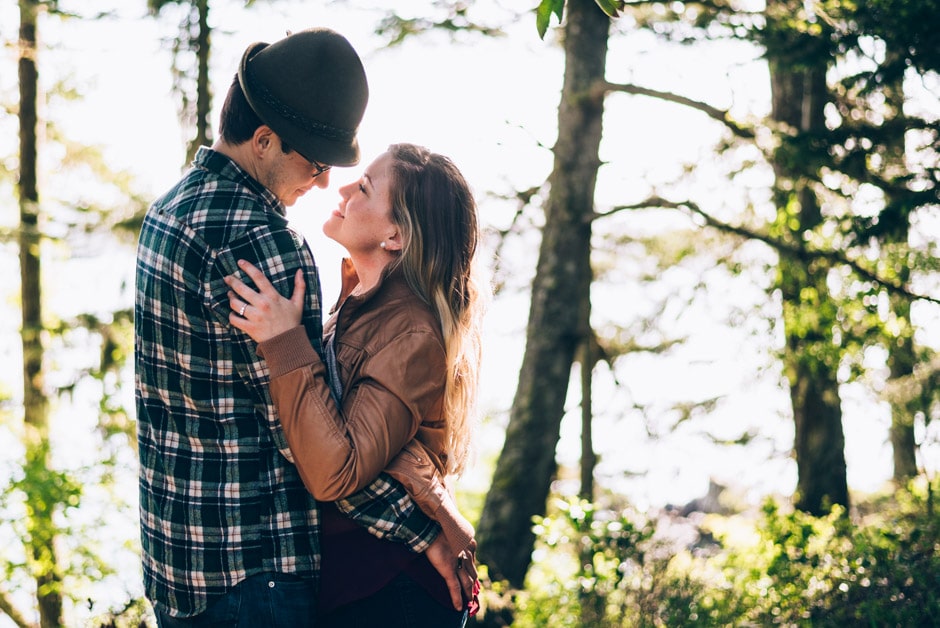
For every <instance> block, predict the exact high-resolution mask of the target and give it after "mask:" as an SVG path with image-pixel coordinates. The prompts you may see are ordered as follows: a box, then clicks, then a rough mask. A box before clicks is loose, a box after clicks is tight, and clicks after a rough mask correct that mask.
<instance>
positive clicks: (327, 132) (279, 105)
mask: <svg viewBox="0 0 940 628" xmlns="http://www.w3.org/2000/svg"><path fill="white" fill-rule="evenodd" d="M245 78H247V79H248V85H249V87H250V88H251V91H252V93H253V94H254V95H256V96H257V97H258V98H260V99H261V100H262V101H264V104H266V105H268V106H269V107H271V108H272V109H274V111H275V113H277V114H278V115H279V116H281V117H282V118H285V119H286V120H289V121H290V122H292V123H293V124H295V125H296V126H298V127H300V128H301V129H303V130H304V131H307V132H308V133H313V134H314V135H319V136H320V137H323V138H325V139H328V140H335V141H340V142H351V141H352V140H353V139H354V138H355V137H356V130H355V129H353V130H349V129H341V128H339V127H335V126H333V125H330V124H326V123H324V122H318V121H316V120H311V119H310V118H308V117H306V116H304V115H303V114H301V113H300V112H298V111H297V110H296V109H294V108H293V107H291V106H290V105H288V104H286V103H284V102H282V101H281V100H280V99H278V97H277V96H275V95H274V94H272V93H271V92H270V91H269V90H268V88H267V87H265V86H264V85H262V84H261V83H260V82H259V81H257V80H255V77H254V76H253V72H252V71H251V68H246V72H245Z"/></svg>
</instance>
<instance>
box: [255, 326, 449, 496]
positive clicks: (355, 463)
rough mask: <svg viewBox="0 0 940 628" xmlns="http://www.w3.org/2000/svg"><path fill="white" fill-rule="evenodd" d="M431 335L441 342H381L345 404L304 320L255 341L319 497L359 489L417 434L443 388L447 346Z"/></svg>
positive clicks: (307, 479)
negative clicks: (337, 396) (333, 387)
mask: <svg viewBox="0 0 940 628" xmlns="http://www.w3.org/2000/svg"><path fill="white" fill-rule="evenodd" d="M429 343H433V344H437V345H438V347H439V343H438V342H437V341H436V340H435V339H434V338H433V337H432V336H431V335H430V334H428V335H427V338H426V339H422V338H418V339H416V338H414V337H409V338H405V339H402V340H401V341H394V340H393V341H392V342H391V343H389V344H388V345H387V346H385V347H383V348H382V349H381V350H380V351H379V352H378V353H377V354H376V355H375V356H372V357H371V358H370V359H369V362H368V364H366V365H364V366H363V368H362V369H361V373H362V377H361V378H360V380H359V381H358V382H354V383H353V385H352V386H351V388H350V389H349V390H346V391H344V392H343V408H342V411H341V410H340V409H339V408H338V407H337V406H336V403H335V401H334V400H333V397H332V396H331V394H330V388H329V384H328V381H327V373H326V367H325V365H324V364H323V362H322V361H321V360H320V357H319V355H318V354H317V353H316V351H315V350H314V349H313V347H312V346H311V345H310V341H309V340H308V339H307V336H306V334H305V333H304V330H303V328H301V327H296V328H294V329H292V330H290V331H288V332H285V333H283V334H281V335H279V336H277V337H275V338H272V339H270V340H267V341H265V342H263V343H261V344H260V345H259V346H258V351H259V354H260V355H262V356H263V357H264V358H265V360H266V361H267V363H268V367H269V369H270V372H271V384H270V388H271V398H272V399H273V401H274V403H275V405H276V406H277V411H278V415H279V416H280V421H281V425H282V426H283V429H284V433H285V435H286V437H287V441H288V443H289V444H290V448H291V451H292V452H293V455H294V462H295V464H296V465H297V468H298V470H299V471H300V476H301V478H302V479H303V481H304V484H305V485H306V487H307V490H309V491H310V492H311V493H312V494H313V496H314V497H316V498H317V499H320V500H323V501H335V500H337V499H340V498H343V497H346V496H348V495H351V494H352V493H355V492H356V491H358V490H359V489H361V488H363V487H364V486H366V485H367V484H368V483H369V482H371V481H372V480H373V479H374V478H375V477H376V476H378V474H379V473H380V472H381V471H382V470H383V469H385V467H386V466H388V464H389V463H390V462H391V461H392V459H393V458H394V457H395V456H396V455H398V453H399V452H400V451H401V450H402V448H404V447H405V445H406V444H407V443H408V442H409V441H410V440H412V439H413V438H414V436H415V434H416V433H417V431H418V426H419V425H420V424H421V421H422V418H423V417H425V416H428V415H429V412H431V411H432V409H433V408H435V407H437V405H436V404H438V403H439V400H440V398H441V397H442V395H443V382H440V379H441V378H440V376H439V374H440V373H441V372H442V370H443V369H444V355H443V348H439V349H435V348H434V347H433V346H431V345H430V344H429ZM434 375H437V376H434ZM422 510H423V511H424V509H423V508H422ZM424 512H425V514H429V515H430V513H427V511H424Z"/></svg>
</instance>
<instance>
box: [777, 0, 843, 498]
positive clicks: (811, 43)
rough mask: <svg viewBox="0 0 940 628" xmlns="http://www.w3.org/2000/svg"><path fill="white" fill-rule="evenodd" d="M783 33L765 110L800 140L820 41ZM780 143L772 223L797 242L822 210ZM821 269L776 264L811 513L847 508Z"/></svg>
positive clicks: (801, 479) (786, 7) (819, 86)
mask: <svg viewBox="0 0 940 628" xmlns="http://www.w3.org/2000/svg"><path fill="white" fill-rule="evenodd" d="M802 6H803V5H802V2H800V1H796V0H774V1H771V2H768V3H767V15H768V22H769V23H771V22H773V21H774V20H775V19H777V18H785V17H786V16H790V15H796V14H798V13H799V12H800V11H801V9H802ZM781 32H783V31H782V30H781ZM790 33H791V35H790V37H789V40H788V41H786V42H784V43H783V44H782V45H781V44H780V42H777V44H778V45H777V46H768V62H769V65H770V77H771V95H772V113H771V115H772V117H773V119H774V120H775V121H776V122H779V123H783V124H784V125H785V126H786V127H789V128H790V129H793V130H794V131H796V132H797V134H798V136H799V137H800V138H811V137H812V136H813V135H814V134H818V133H822V132H824V130H825V122H824V117H823V116H824V112H823V108H824V106H825V104H826V101H827V87H826V70H827V66H828V54H827V52H826V49H825V46H826V43H825V41H824V40H823V39H822V38H820V37H818V36H817V37H813V36H810V35H807V34H803V33H794V32H793V31H790ZM783 142H784V144H783V146H782V147H781V149H780V150H779V151H778V152H777V154H776V155H775V158H774V163H773V169H774V174H775V179H776V181H775V185H774V197H775V201H776V204H777V211H778V225H780V226H781V228H782V230H783V231H784V232H785V233H786V234H787V236H788V237H790V238H791V239H793V240H794V241H795V242H802V241H803V234H804V233H806V232H808V231H811V230H813V229H814V228H816V227H817V226H819V224H820V223H821V222H822V215H821V212H820V207H819V203H818V200H817V198H816V196H815V194H814V192H813V190H812V189H811V187H810V184H809V182H808V179H807V177H805V176H803V175H804V172H803V171H802V170H801V168H803V167H804V160H803V159H800V158H799V155H798V154H797V152H796V151H795V150H793V148H792V146H789V147H788V143H787V142H788V139H787V138H786V137H784V139H783ZM805 174H810V173H805ZM827 271H828V268H827V266H826V265H825V264H821V263H819V262H818V261H813V260H809V259H798V258H795V257H783V258H782V259H781V260H780V265H779V287H780V290H781V294H782V298H783V320H784V334H785V337H786V346H785V347H784V367H785V372H786V375H787V378H788V380H789V383H790V400H791V403H792V405H793V419H794V424H795V439H794V451H795V456H796V463H797V474H798V478H797V488H796V499H795V503H796V506H797V508H799V509H800V510H803V511H806V512H809V513H812V514H816V515H821V514H824V513H827V512H828V511H829V509H830V508H831V507H832V506H833V505H835V504H841V505H844V506H848V484H847V481H846V468H845V435H844V433H843V430H842V408H841V401H840V396H839V381H838V377H837V372H838V367H839V361H840V358H841V350H839V349H838V347H836V345H835V342H834V337H833V329H834V328H835V326H837V325H838V322H837V320H836V311H837V306H836V304H835V303H834V302H833V300H832V299H831V298H830V296H829V293H828V288H827V285H826V275H827Z"/></svg>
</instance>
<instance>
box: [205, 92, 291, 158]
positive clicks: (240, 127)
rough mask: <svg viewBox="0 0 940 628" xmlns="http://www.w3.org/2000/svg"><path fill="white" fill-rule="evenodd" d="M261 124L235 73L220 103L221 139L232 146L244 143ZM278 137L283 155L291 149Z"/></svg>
mask: <svg viewBox="0 0 940 628" xmlns="http://www.w3.org/2000/svg"><path fill="white" fill-rule="evenodd" d="M262 124H264V121H263V120H262V119H261V118H259V117H258V114H257V113H255V110H254V109H252V108H251V105H250V104H248V99H247V98H245V92H243V91H242V86H241V83H239V82H238V75H235V78H234V79H232V84H231V85H230V86H229V88H228V94H226V95H225V102H224V103H223V104H222V114H221V116H220V120H219V133H220V134H221V135H222V139H223V140H225V142H226V143H228V144H232V145H233V146H237V145H239V144H244V143H245V142H247V141H248V140H250V139H251V136H252V135H254V134H255V131H256V130H257V129H258V127H259V126H261V125H262ZM278 138H279V139H280V140H281V150H282V151H283V152H284V154H285V155H286V154H287V153H289V152H291V150H293V149H292V148H291V147H290V146H289V145H288V144H287V142H285V141H284V138H282V137H281V136H280V135H278Z"/></svg>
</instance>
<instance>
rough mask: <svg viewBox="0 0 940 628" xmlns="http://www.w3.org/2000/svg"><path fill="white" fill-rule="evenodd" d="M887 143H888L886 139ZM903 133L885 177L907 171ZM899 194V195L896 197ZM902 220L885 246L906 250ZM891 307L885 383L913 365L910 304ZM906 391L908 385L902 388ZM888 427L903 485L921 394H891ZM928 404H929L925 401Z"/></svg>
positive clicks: (892, 102) (890, 104) (891, 89)
mask: <svg viewBox="0 0 940 628" xmlns="http://www.w3.org/2000/svg"><path fill="white" fill-rule="evenodd" d="M888 56H889V58H898V57H900V55H899V54H897V52H896V51H889V52H888ZM903 80H904V79H903V76H901V77H898V79H897V80H896V82H895V83H894V84H891V85H887V86H886V87H885V89H884V96H885V108H886V111H888V112H890V113H889V114H888V115H891V116H893V117H894V118H895V119H903V118H904V83H903ZM888 141H890V140H888ZM905 153H906V150H905V140H904V134H903V133H898V134H897V136H896V137H895V138H894V141H893V143H891V144H890V145H889V146H887V147H886V151H885V156H886V162H887V163H886V170H888V172H887V174H888V176H891V175H892V174H893V173H892V172H891V170H894V171H895V172H901V173H906V172H909V168H908V165H907V163H906V157H905ZM898 195H899V194H898ZM885 197H886V198H885V204H886V207H891V206H895V207H896V206H899V205H903V203H902V201H903V199H901V198H897V196H896V195H894V194H892V193H891V192H890V191H888V192H886V193H885ZM906 213H907V214H908V215H905V216H904V217H903V220H901V221H897V225H898V227H897V229H896V230H892V231H889V232H888V233H887V234H886V235H885V238H884V240H885V244H887V245H888V246H890V247H892V248H893V247H894V245H901V246H903V247H905V248H906V247H907V244H908V236H909V234H910V224H911V223H910V215H909V212H906ZM910 279H911V269H910V265H909V264H908V263H906V260H905V263H904V264H903V265H902V264H899V265H898V281H899V282H900V283H901V284H902V285H907V283H908V282H909V281H910ZM889 303H890V304H891V313H892V316H893V317H894V323H895V324H894V325H893V326H892V327H891V328H892V329H894V330H896V331H895V333H894V337H893V338H891V340H892V341H893V342H891V344H890V345H889V346H888V372H889V375H888V377H889V383H890V382H898V381H904V380H906V379H907V380H909V379H910V378H911V377H912V376H913V374H914V366H915V365H916V364H917V361H918V360H917V349H916V347H915V345H914V327H913V325H912V324H911V302H910V299H908V298H906V297H904V296H900V295H896V294H892V295H890V296H889ZM896 388H903V389H905V390H910V388H911V387H909V386H902V387H896ZM890 403H891V428H890V432H889V437H890V441H891V450H892V457H893V461H894V470H893V474H892V479H893V480H894V482H895V484H896V485H897V486H905V485H907V482H908V480H910V479H911V478H913V477H915V476H917V455H916V451H917V443H916V439H915V438H914V414H915V413H916V412H918V411H926V412H929V409H928V408H925V407H924V395H917V396H916V397H915V398H910V397H909V396H907V395H906V394H904V395H900V396H898V395H893V396H892V398H891V400H890ZM928 403H929V402H928Z"/></svg>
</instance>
